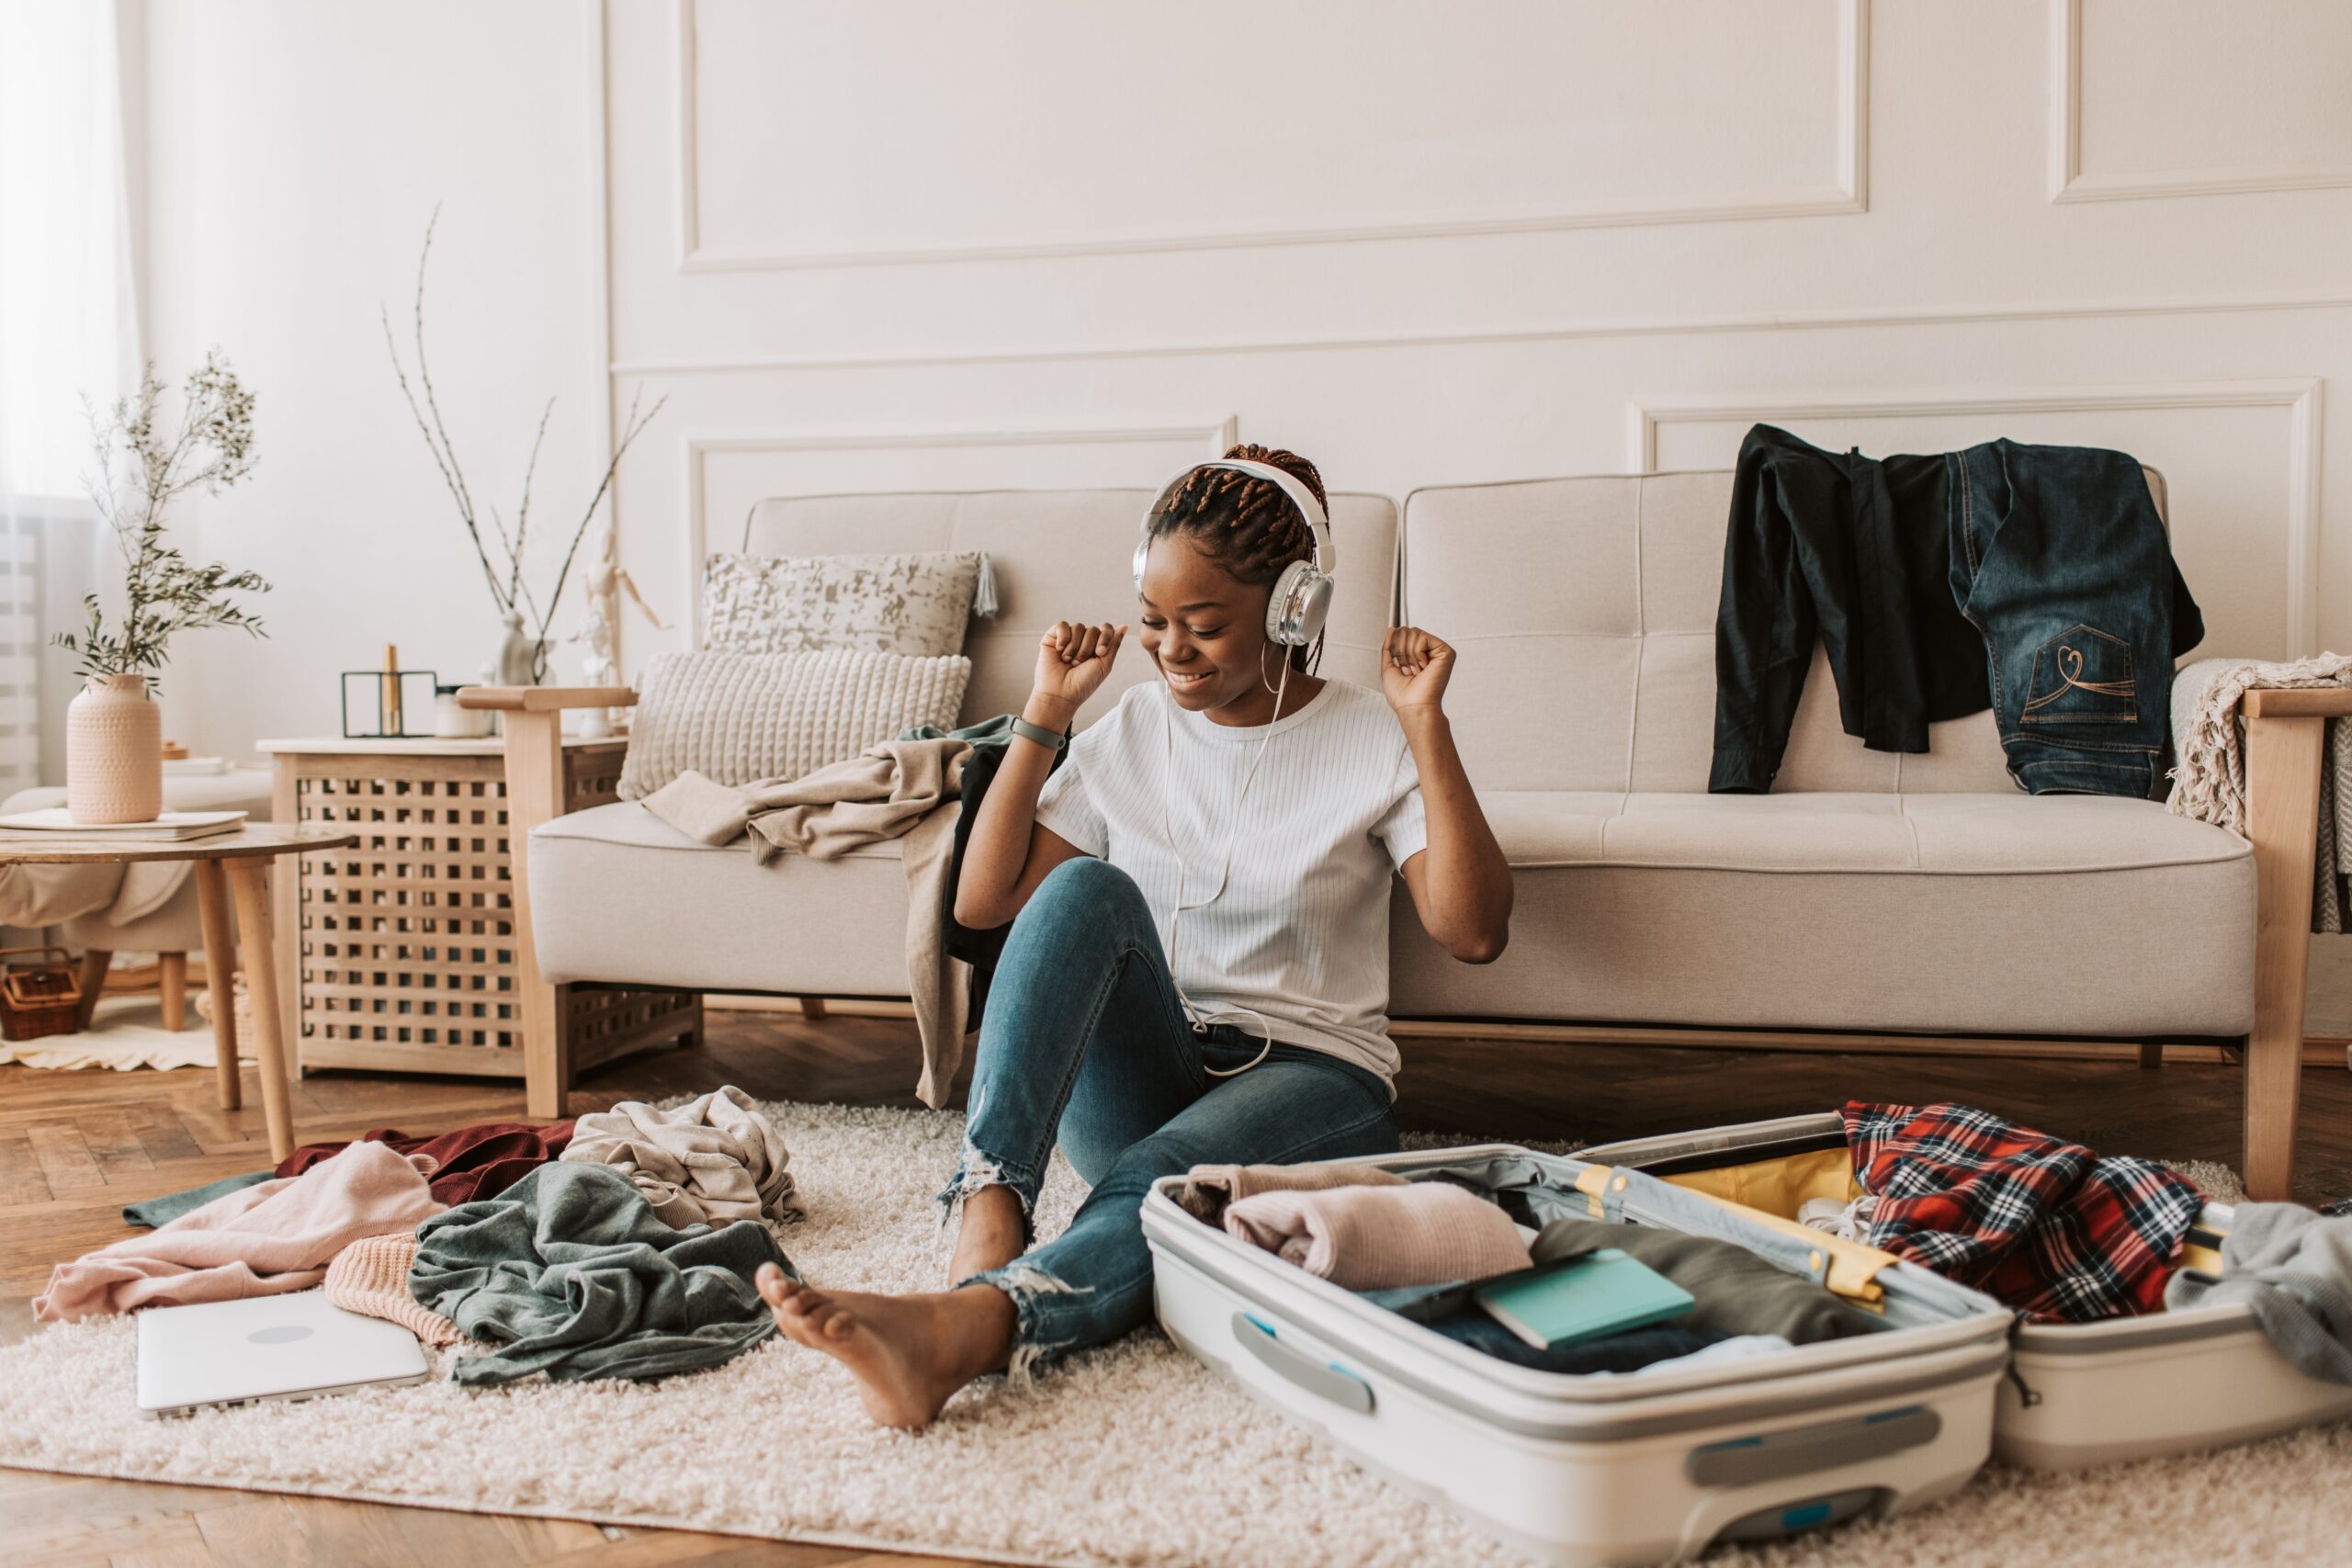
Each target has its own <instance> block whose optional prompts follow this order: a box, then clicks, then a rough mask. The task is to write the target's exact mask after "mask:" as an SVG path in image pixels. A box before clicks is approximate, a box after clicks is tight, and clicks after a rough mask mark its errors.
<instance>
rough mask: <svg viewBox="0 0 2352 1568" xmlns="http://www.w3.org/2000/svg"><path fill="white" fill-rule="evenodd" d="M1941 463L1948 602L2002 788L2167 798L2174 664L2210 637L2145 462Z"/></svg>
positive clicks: (1977, 457) (1959, 456)
mask: <svg viewBox="0 0 2352 1568" xmlns="http://www.w3.org/2000/svg"><path fill="white" fill-rule="evenodd" d="M1944 460H1945V462H1946V464H1947V465H1948V466H1949V468H1950V469H1951V487H1952V507H1951V516H1952V526H1951V590H1952V595H1953V597H1954V598H1955V599H1956V600H1958V602H1959V604H1960V611H1961V614H1962V615H1965V616H1967V617H1968V619H1969V621H1970V622H1971V623H1972V624H1973V625H1974V626H1975V627H1976V628H1977V630H1979V631H1980V632H1982V633H1984V634H1985V649H1986V650H1987V653H1988V655H1989V657H1990V660H1991V674H1992V688H1993V716H1994V717H1995V719H1996V720H1997V721H1998V723H1999V725H2000V730H2001V749H2002V750H2003V752H2004V753H2005V754H2006V756H2007V761H2008V768H2009V773H2010V776H2011V777H2013V778H2015V779H2016V780H2017V782H2018V784H2019V786H2021V787H2022V788H2024V789H2026V790H2028V791H2030V792H2031V793H2032V794H2035V795H2051V794H2067V793H2079V794H2087V795H2132V796H2136V797H2139V798H2143V799H2144V798H2147V797H2149V796H2152V795H2157V794H2159V793H2161V791H2162V788H2163V784H2164V773H2165V750H2166V748H2167V738H2168V736H2169V732H2170V728H2171V723H2172V667H2173V660H2174V658H2175V656H2177V655H2178V654H2182V653H2186V652H2187V651H2188V649H2192V648H2194V647H2196V646H2197V644H2198V643H2199V642H2200V641H2202V640H2203V639H2204V636H2205V621H2204V617H2203V616H2202V615H2200V614H2199V611H2198V608H2197V601H2196V600H2195V599H2193V598H2191V597H2190V596H2189V592H2188V584H2187V583H2186V582H2184V581H2181V576H2180V572H2179V570H2178V569H2177V567H2176V566H2175V565H2174V564H2173V558H2172V547H2171V544H2170V543H2169V541H2168V540H2167V539H2166V538H2165V526H2164V520H2163V519H2162V518H2161V517H2159V516H2158V515H2157V513H2156V505H2155V502H2154V498H2152V497H2151V496H2150V495H2149V493H2148V481H2147V477H2146V475H2144V474H2143V472H2142V471H2141V468H2140V463H2139V460H2138V459H2137V458H2135V457H2131V456H2130V455H2129V454H2126V453H2122V452H2109V451H2103V450H2101V449H2099V448H2097V447H2090V446H2019V445H2018V443H2016V442H2014V441H1989V442H1986V443H1985V445H1983V446H1971V447H1969V448H1968V449H1967V450H1966V451H1964V452H1954V453H1951V454H1950V455H1949V456H1948V457H1946V458H1945V459H1944Z"/></svg>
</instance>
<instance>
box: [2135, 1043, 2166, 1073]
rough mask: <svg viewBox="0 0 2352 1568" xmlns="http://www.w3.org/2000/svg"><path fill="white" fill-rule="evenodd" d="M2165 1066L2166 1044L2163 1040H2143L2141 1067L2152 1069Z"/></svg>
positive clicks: (2141, 1044)
mask: <svg viewBox="0 0 2352 1568" xmlns="http://www.w3.org/2000/svg"><path fill="white" fill-rule="evenodd" d="M2164 1065H2165V1043H2164V1042H2163V1041H2161V1040H2143V1041H2141V1042H2140V1066H2142V1067H2143V1068H2151V1067H2161V1066H2164Z"/></svg>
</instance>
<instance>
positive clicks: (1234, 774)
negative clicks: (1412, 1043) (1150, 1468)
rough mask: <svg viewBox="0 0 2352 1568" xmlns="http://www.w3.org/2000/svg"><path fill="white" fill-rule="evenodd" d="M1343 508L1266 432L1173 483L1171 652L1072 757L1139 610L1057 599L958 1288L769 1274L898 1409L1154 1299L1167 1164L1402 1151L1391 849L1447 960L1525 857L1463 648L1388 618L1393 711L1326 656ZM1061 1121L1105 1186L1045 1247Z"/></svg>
mask: <svg viewBox="0 0 2352 1568" xmlns="http://www.w3.org/2000/svg"><path fill="white" fill-rule="evenodd" d="M1325 504H1326V502H1325V497H1324V491H1323V484H1322V479H1321V478H1320V477H1319V476H1318V475H1317V472H1316V470H1315V466H1314V465H1313V464H1312V463H1309V462H1307V461H1306V460H1305V459H1304V458H1301V457H1295V456H1294V455H1292V454H1290V453H1288V452H1279V451H1277V452H1269V451H1267V450H1265V449H1264V448H1262V447H1259V446H1237V447H1235V448H1233V450H1232V451H1231V452H1229V453H1228V454H1227V457H1226V459H1225V460H1223V461H1220V462H1212V463H1204V464H1201V465H1200V466H1199V467H1197V468H1193V469H1191V470H1189V471H1188V472H1186V473H1185V474H1183V475H1182V476H1181V477H1180V478H1179V479H1176V480H1175V481H1173V482H1172V483H1171V484H1170V486H1169V487H1168V489H1167V490H1165V491H1162V493H1161V494H1160V496H1159V500H1158V501H1157V502H1155V503H1154V504H1153V506H1152V508H1151V510H1150V512H1149V513H1148V515H1147V516H1146V518H1145V520H1144V530H1143V538H1142V541H1141V543H1140V544H1139V545H1138V546H1137V547H1136V593H1137V598H1138V601H1139V608H1140V612H1141V614H1140V619H1141V622H1142V626H1143V647H1144V651H1145V653H1146V654H1148V656H1149V657H1150V659H1151V660H1152V663H1153V665H1154V666H1155V667H1156V668H1157V671H1158V672H1159V677H1160V678H1159V680H1157V681H1153V682H1146V683H1143V684H1138V685H1137V686H1136V687H1135V688H1134V689H1132V690H1130V691H1129V692H1127V693H1126V694H1125V697H1124V698H1123V699H1122V700H1121V701H1120V703H1119V705H1118V706H1117V707H1116V708H1114V710H1113V711H1112V712H1111V713H1110V714H1109V715H1107V716H1104V717H1103V719H1102V720H1101V721H1100V722H1098V723H1096V724H1094V725H1092V726H1091V727H1090V728H1088V729H1087V730H1086V731H1085V732H1084V733H1083V734H1081V735H1080V736H1079V737H1078V738H1077V739H1075V740H1072V741H1070V742H1069V756H1068V758H1067V759H1066V760H1065V761H1064V762H1063V765H1062V766H1061V767H1060V768H1058V769H1055V768H1053V767H1052V763H1053V761H1054V753H1055V750H1057V748H1058V747H1059V746H1060V745H1061V744H1062V737H1063V735H1064V733H1065V732H1066V731H1067V729H1068V728H1069V724H1070V722H1071V719H1072V717H1073V716H1075V715H1076V714H1077V712H1078V710H1079V707H1080V705H1081V704H1083V703H1084V702H1085V701H1086V699H1087V698H1088V697H1090V696H1091V695H1092V694H1094V693H1095V691H1096V690H1097V689H1098V688H1100V687H1101V686H1102V684H1103V679H1104V677H1106V676H1107V675H1108V674H1109V673H1110V671H1111V666H1112V663H1113V661H1114V660H1115V659H1116V658H1117V656H1118V652H1119V649H1120V647H1121V645H1122V644H1123V643H1124V641H1125V637H1126V631H1127V628H1126V627H1125V626H1109V625H1103V626H1072V625H1070V624H1069V623H1067V622H1064V623H1059V624H1057V625H1056V626H1054V627H1053V628H1052V629H1051V630H1050V631H1048V632H1047V633H1046V636H1045V637H1044V639H1043V641H1042V643H1041V644H1040V646H1039V650H1038V655H1037V674H1036V682H1035V690H1034V691H1033V692H1032V693H1031V694H1030V697H1029V700H1028V703H1027V704H1026V705H1025V706H1024V707H1023V710H1022V716H1023V721H1024V722H1023V725H1022V726H1021V727H1020V728H1019V729H1018V730H1017V732H1016V733H1017V736H1018V738H1017V739H1014V740H1013V741H1012V746H1011V750H1009V751H1008V753H1007V754H1006V756H1005V759H1004V761H1003V763H1002V765H1001V768H1000V770H999V772H998V773H997V775H996V778H995V780H994V782H993V783H992V784H991V785H990V786H989V792H988V795H987V796H986V797H985V799H984V802H983V804H982V806H981V808H980V811H979V815H978V819H977V821H976V822H975V823H974V825H973V829H972V833H971V838H970V841H969V846H968V848H967V851H966V852H965V859H964V865H963V871H962V874H961V878H960V880H959V881H958V883H957V886H956V919H959V920H961V921H963V922H964V923H965V924H967V925H969V926H976V927H987V926H994V925H1001V924H1003V923H1004V922H1005V921H1007V920H1011V921H1012V931H1011V933H1010V934H1009V935H1008V937H1007V939H1006V942H1005V945H1004V953H1003V956H1002V958H1001V960H1000V962H999V964H998V966H997V972H996V978H995V981H994V983H993V985H992V986H991V987H990V990H989V1007H988V1013H987V1018H986V1021H985V1022H984V1024H983V1026H982V1028H981V1032H980V1043H979V1052H978V1059H977V1062H976V1064H975V1066H974V1073H973V1079H972V1089H971V1098H970V1122H969V1127H968V1130H967V1134H966V1140H965V1146H964V1154H963V1159H962V1163H961V1165H960V1167H959V1168H958V1169H957V1171H956V1176H955V1179H954V1180H953V1181H952V1182H951V1183H950V1184H949V1186H948V1188H947V1190H946V1192H945V1193H944V1194H943V1195H942V1201H943V1202H944V1203H945V1204H947V1205H949V1206H950V1208H951V1209H952V1208H953V1206H954V1205H955V1204H956V1201H958V1200H960V1201H961V1202H962V1205H963V1219H962V1225H961V1228H960V1230H959V1231H958V1233H957V1235H956V1253H955V1259H954V1263H953V1265H952V1268H951V1271H950V1274H949V1278H950V1279H951V1280H955V1281H956V1283H955V1285H954V1286H953V1288H951V1289H949V1290H946V1291H941V1292H924V1293H921V1294H910V1295H899V1296H888V1295H873V1294H865V1293H855V1292H842V1291H826V1290H821V1289H819V1288H816V1287H813V1286H809V1285H804V1284H797V1283H795V1282H794V1281H792V1280H786V1278H784V1276H783V1275H782V1274H781V1273H780V1272H779V1271H778V1270H776V1269H774V1268H769V1269H763V1270H762V1273H761V1278H760V1281H759V1283H760V1290H761V1292H762V1294H763V1296H765V1298H766V1299H767V1301H768V1303H769V1305H770V1306H771V1307H772V1308H773V1309H774V1310H775V1318H776V1323H777V1325H779V1326H780V1327H781V1328H782V1329H783V1331H784V1333H785V1334H786V1336H787V1337H790V1338H792V1339H795V1340H797V1341H798V1342H799V1343H801V1344H803V1345H806V1346H809V1347H810V1348H814V1349H819V1350H822V1351H824V1352H825V1353H826V1354H828V1355H831V1356H833V1357H835V1358H837V1359H840V1360H841V1361H842V1363H843V1364H844V1365H846V1366H847V1367H848V1368H849V1370H850V1371H852V1372H853V1373H854V1374H855V1375H856V1377H857V1379H858V1382H859V1383H860V1385H861V1388H860V1393H861V1397H862V1398H863V1399H864V1401H865V1408H866V1411H867V1413H868V1414H869V1415H871V1416H873V1417H874V1419H875V1420H876V1421H877V1422H879V1423H881V1424H883V1425H885V1426H891V1427H920V1426H922V1425H923V1424H925V1423H927V1422H929V1421H930V1420H931V1419H932V1418H933V1416H937V1415H938V1414H939V1410H940V1407H941V1406H942V1405H944V1404H946V1402H947V1400H948V1398H949V1396H951V1395H952V1394H954V1393H955V1392H956V1390H957V1389H959V1388H962V1387H963V1386H964V1385H965V1384H966V1383H967V1382H971V1381H972V1380H973V1379H975V1378H977V1377H978V1376H980V1375H982V1374H983V1373H987V1372H992V1371H1005V1370H1007V1369H1010V1370H1012V1371H1014V1372H1015V1373H1021V1372H1023V1371H1026V1369H1027V1368H1028V1367H1029V1366H1030V1365H1031V1363H1032V1362H1034V1361H1035V1359H1037V1358H1039V1357H1041V1356H1052V1355H1057V1354H1059V1353H1061V1352H1064V1351H1068V1350H1071V1349H1075V1348H1079V1347H1080V1346H1086V1345H1100V1344H1103V1343H1104V1342H1106V1341H1108V1340H1111V1339H1115V1338H1117V1337H1119V1336H1121V1335H1123V1334H1125V1333H1127V1332H1128V1331H1129V1330H1130V1329H1133V1328H1135V1327H1136V1326H1137V1325H1140V1324H1142V1323H1144V1322H1145V1321H1146V1320H1147V1319H1148V1318H1149V1316H1150V1315H1151V1254H1150V1251H1149V1249H1148V1247H1147V1246H1146V1245H1145V1242H1144V1237H1143V1227H1142V1220H1141V1214H1140V1210H1141V1206H1142V1202H1143V1199H1144V1196H1145V1194H1146V1193H1147V1192H1148V1190H1149V1188H1150V1185H1151V1183H1152V1182H1153V1181H1154V1180H1155V1179H1159V1178H1160V1177H1164V1176H1169V1175H1173V1174H1179V1173H1182V1172H1183V1171H1185V1170H1187V1169H1189V1168H1192V1167H1193V1166H1194V1165H1204V1164H1238V1165H1247V1164H1260V1163H1265V1164H1281V1163H1288V1162H1294V1161H1302V1160H1318V1159H1331V1158H1338V1157H1341V1156H1358V1155H1376V1154H1382V1153H1385V1152H1389V1151H1392V1150H1394V1149H1395V1148H1396V1147H1397V1125H1396V1122H1395V1121H1394V1119H1393V1118H1392V1116H1391V1115H1390V1112H1389V1103H1390V1100H1391V1098H1392V1093H1391V1089H1390V1087H1389V1080H1390V1078H1391V1077H1393V1076H1394V1074H1395V1073H1396V1070H1397V1049H1396V1046H1395V1045H1394V1044H1393V1043H1391V1042H1390V1040H1389V1038H1388V1021H1387V1018H1386V1011H1387V1006H1388V895H1389V886H1390V876H1391V874H1392V871H1401V872H1402V873H1403V874H1404V878H1405V886H1406V887H1407V888H1408V890H1409V891H1410V893H1411V894H1412V898H1413V908H1414V909H1415V910H1416V912H1417V913H1418V914H1419V916H1420V919H1421V924H1422V925H1423V926H1424V927H1425V928H1426V929H1427V930H1428V931H1429V933H1430V935H1431V936H1432V937H1434V938H1435V939H1436V940H1437V941H1438V942H1440V943H1441V944H1442V945H1443V946H1444V948H1445V949H1446V951H1447V952H1449V953H1452V954H1453V956H1454V957H1456V958H1458V959H1461V960H1463V961H1464V962H1465V963H1472V964H1484V963H1489V962H1492V961H1493V960H1494V959H1495V958H1496V957H1497V956H1498V955H1499V954H1500V953H1501V952H1502V951H1503V944H1504V942H1506V940H1508V937H1509V933H1510V908H1511V882H1510V869H1509V867H1508V866H1507V865H1506V864H1505V863H1504V861H1503V855H1502V851H1501V849H1500V848H1499V847H1498V845H1497V844H1496V842H1495V837H1494V833H1493V831H1492V830H1491V829H1489V828H1488V827H1487V820H1486V818H1485V816H1484V815H1483V814H1482V813H1481V812H1480V810H1479V808H1478V803H1477V800H1476V797H1475V796H1474V795H1472V793H1471V789H1470V781H1469V779H1468V778H1467V777H1465V776H1464V773H1463V769H1462V760H1461V758H1460V756H1459V755H1457V754H1456V752H1455V750H1454V748H1453V735H1452V732H1451V731H1450V730H1449V728H1447V724H1446V720H1445V717H1444V715H1443V713H1442V710H1441V708H1440V706H1439V702H1440V699H1441V698H1442V695H1443V694H1444V692H1445V684H1446V680H1447V678H1448V676H1449V675H1450V674H1451V673H1452V672H1453V658H1454V655H1453V649H1451V648H1449V647H1447V646H1446V645H1445V644H1444V643H1442V642H1440V641H1439V640H1438V639H1437V638H1435V637H1431V636H1430V635H1429V634H1428V633H1427V632H1424V631H1420V630H1418V629H1416V628H1413V627H1409V626H1407V627H1400V628H1397V629H1396V630H1393V631H1391V632H1390V633H1389V634H1388V637H1387V639H1386V642H1385V646H1384V648H1383V649H1382V660H1381V670H1380V684H1381V694H1382V695H1383V696H1385V698H1386V699H1387V700H1386V703H1385V705H1383V703H1382V702H1381V701H1380V700H1379V699H1378V698H1376V697H1374V695H1373V694H1372V693H1370V692H1368V691H1366V690H1364V689H1363V688H1362V687H1358V686H1351V685H1348V684H1346V683H1345V682H1339V681H1330V680H1321V679H1317V677H1316V676H1315V675H1314V674H1313V673H1311V671H1312V670H1313V668H1314V662H1313V661H1310V660H1309V658H1308V653H1309V646H1310V645H1312V646H1313V648H1314V649H1315V651H1316V652H1317V654H1318V655H1319V652H1320V647H1321V640H1320V635H1319V634H1320V631H1321V627H1322V625H1323V620H1324V615H1325V612H1326V610H1327V609H1328V607H1329V592H1330V585H1329V581H1328V580H1327V579H1325V578H1324V577H1323V576H1322V572H1323V570H1325V569H1326V567H1327V565H1328V564H1329V562H1330V558H1331V550H1330V540H1329V530H1328V528H1327V526H1326V525H1325V522H1324V506H1325ZM1386 589H1387V584H1386V583H1385V582H1383V581H1364V582H1361V583H1358V584H1356V585H1355V587H1354V589H1353V591H1354V592H1386ZM1277 671H1279V680H1277V679H1276V672H1277ZM1392 710H1393V711H1392ZM1049 774H1050V776H1049ZM1163 944H1164V945H1163ZM1057 1142H1058V1143H1059V1144H1060V1145H1061V1147H1062V1149H1063V1151H1064V1152H1065V1153H1066V1154H1068V1156H1069V1161H1070V1164H1071V1165H1072V1166H1073V1167H1075V1168H1076V1169H1077V1171H1078V1173H1079V1175H1080V1176H1081V1177H1083V1178H1084V1179H1086V1180H1087V1181H1088V1182H1090V1183H1091V1185H1092V1188H1093V1190H1092V1191H1091V1193H1090V1194H1089V1195H1088V1197H1087V1199H1086V1201H1085V1203H1084V1204H1083V1205H1082V1206H1081V1207H1080V1209H1079V1211H1078V1214H1077V1217H1076V1218H1075V1219H1073V1220H1072V1221H1071V1222H1070V1224H1069V1229H1068V1230H1066V1231H1064V1232H1063V1233H1062V1234H1061V1235H1059V1236H1057V1237H1056V1238H1055V1239H1054V1240H1052V1241H1050V1242H1047V1243H1046V1244H1045V1245H1044V1246H1042V1247H1037V1248H1036V1249H1035V1250H1034V1251H1032V1250H1030V1249H1029V1243H1030V1239H1031V1237H1030V1216H1031V1213H1032V1211H1033V1210H1034V1209H1035V1204H1036V1201H1037V1192H1038V1187H1039V1184H1040V1183H1041V1182H1042V1180H1043V1179H1044V1177H1045V1173H1046V1163H1047V1160H1048V1158H1049V1156H1051V1155H1052V1153H1053V1149H1054V1145H1055V1144H1056V1143H1057Z"/></svg>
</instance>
